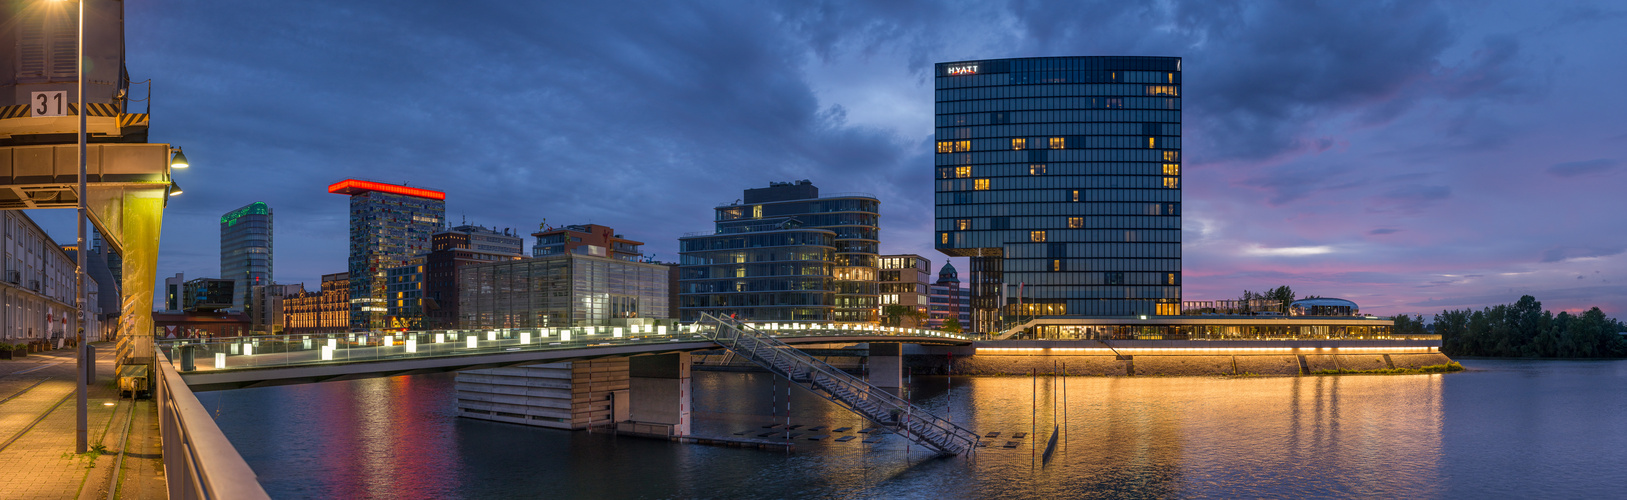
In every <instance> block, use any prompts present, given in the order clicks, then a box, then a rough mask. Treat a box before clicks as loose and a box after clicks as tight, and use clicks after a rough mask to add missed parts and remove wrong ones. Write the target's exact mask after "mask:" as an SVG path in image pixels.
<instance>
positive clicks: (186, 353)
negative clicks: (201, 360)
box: [177, 345, 198, 372]
mask: <svg viewBox="0 0 1627 500" xmlns="http://www.w3.org/2000/svg"><path fill="white" fill-rule="evenodd" d="M177 349H180V350H181V371H183V372H189V371H193V370H197V369H198V363H197V361H196V360H194V359H193V357H194V356H196V354H193V352H192V346H190V345H184V346H181V347H178V348H177Z"/></svg>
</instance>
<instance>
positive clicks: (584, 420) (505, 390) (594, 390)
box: [456, 358, 628, 429]
mask: <svg viewBox="0 0 1627 500" xmlns="http://www.w3.org/2000/svg"><path fill="white" fill-rule="evenodd" d="M627 364H628V363H627V358H607V359H603V360H595V361H577V362H572V363H549V364H540V365H528V366H520V367H512V368H489V369H484V370H466V371H461V372H458V374H457V386H456V387H457V406H458V415H459V416H462V417H469V418H476V419H481V420H493V421H498V422H508V423H514V424H523V425H532V426H538V427H552V428H556V429H585V428H587V426H588V425H589V424H590V423H592V424H593V425H606V424H610V423H611V422H614V421H616V420H617V417H618V416H620V417H622V418H625V415H626V410H627V409H626V408H616V406H617V405H616V404H615V403H614V402H615V401H617V399H616V396H617V393H618V392H619V393H620V394H622V395H623V398H622V401H625V394H626V393H627V390H628V376H627V375H628V372H627ZM621 406H624V407H625V406H627V405H626V404H625V403H623V404H622V405H621ZM618 414H620V415H618Z"/></svg>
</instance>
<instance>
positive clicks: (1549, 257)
mask: <svg viewBox="0 0 1627 500" xmlns="http://www.w3.org/2000/svg"><path fill="white" fill-rule="evenodd" d="M1623 251H1627V247H1620V246H1616V247H1604V248H1598V247H1593V248H1582V247H1554V248H1550V249H1548V250H1547V251H1545V252H1542V261H1543V262H1562V261H1566V260H1570V259H1582V258H1587V257H1608V256H1611V255H1616V254H1620V253H1622V252H1623Z"/></svg>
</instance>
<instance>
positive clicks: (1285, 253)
mask: <svg viewBox="0 0 1627 500" xmlns="http://www.w3.org/2000/svg"><path fill="white" fill-rule="evenodd" d="M1326 253H1333V247H1330V246H1305V247H1278V248H1266V247H1263V246H1260V245H1249V246H1247V247H1245V248H1244V249H1243V254H1245V255H1253V256H1260V257H1306V256H1310V255H1322V254H1326Z"/></svg>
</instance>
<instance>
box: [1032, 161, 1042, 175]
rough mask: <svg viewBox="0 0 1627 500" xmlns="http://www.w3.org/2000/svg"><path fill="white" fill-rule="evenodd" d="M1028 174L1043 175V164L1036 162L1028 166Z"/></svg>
mask: <svg viewBox="0 0 1627 500" xmlns="http://www.w3.org/2000/svg"><path fill="white" fill-rule="evenodd" d="M1028 175H1045V164H1043V163H1037V164H1033V165H1029V166H1028Z"/></svg>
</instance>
